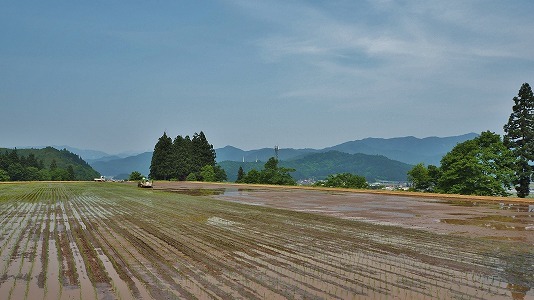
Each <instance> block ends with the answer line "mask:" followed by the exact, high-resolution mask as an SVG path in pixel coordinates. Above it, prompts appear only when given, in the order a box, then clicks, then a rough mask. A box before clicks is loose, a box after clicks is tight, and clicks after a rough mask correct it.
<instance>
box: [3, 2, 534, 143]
mask: <svg viewBox="0 0 534 300" xmlns="http://www.w3.org/2000/svg"><path fill="white" fill-rule="evenodd" d="M533 12H534V1H530V0H525V1H490V0H484V1H467V0H459V1H451V0H448V1H388V0H372V1H354V0H347V1H342V0H340V1H336V0H326V1H289V0H283V1H252V0H228V1H224V0H221V1H217V0H214V1H177V0H172V1H136V0H132V1H120V0H115V1H99V0H95V1H1V0H0V41H1V45H0V105H1V106H0V120H1V124H2V125H3V126H2V127H3V129H2V130H1V131H0V146H4V147H13V146H28V145H70V146H73V147H78V148H83V149H97V150H103V151H107V152H108V153H116V152H121V151H126V150H137V151H143V150H152V149H153V147H154V144H155V143H156V141H157V139H158V138H159V137H160V136H161V135H162V134H163V131H167V133H168V134H169V135H170V136H172V137H175V136H176V135H178V134H180V135H193V133H195V132H199V131H201V130H202V131H204V133H205V134H206V136H207V138H208V140H209V141H210V142H211V143H212V144H214V146H215V147H216V148H219V147H224V146H225V145H233V146H236V147H240V148H242V149H253V148H260V147H272V146H274V145H280V147H281V148H289V147H293V148H304V147H310V148H323V147H326V146H332V145H335V144H339V143H341V142H345V141H348V140H355V139H361V138H365V137H385V138H387V137H396V136H408V135H413V136H417V137H427V136H449V135H458V134H464V133H468V132H477V133H480V132H481V131H484V130H491V131H495V132H497V133H499V134H502V126H503V125H504V123H506V122H507V120H508V116H509V115H510V112H511V109H512V105H513V101H512V98H513V97H514V96H516V95H517V92H518V90H519V88H520V86H521V84H522V83H524V82H529V83H530V84H531V85H534V38H533V37H534V18H532V13H533Z"/></svg>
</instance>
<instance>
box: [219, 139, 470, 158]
mask: <svg viewBox="0 0 534 300" xmlns="http://www.w3.org/2000/svg"><path fill="white" fill-rule="evenodd" d="M477 136H478V134H475V133H468V134H464V135H459V136H449V137H426V138H416V137H413V136H407V137H398V138H389V139H384V138H366V139H363V140H355V141H350V142H345V143H342V144H339V145H336V146H332V147H328V148H324V149H286V148H284V149H280V151H279V153H278V157H279V159H280V160H281V161H286V160H290V159H295V158H301V157H304V156H305V155H309V154H312V153H321V152H328V151H331V150H334V151H339V152H344V153H348V154H355V153H363V154H369V155H383V156H386V157H387V158H390V159H393V160H398V161H401V162H404V163H407V164H413V165H415V164H418V163H425V164H426V165H429V164H432V165H436V166H438V165H439V164H440V160H441V158H442V157H443V155H445V153H447V152H449V151H451V149H452V148H453V147H454V146H456V145H457V144H458V143H461V142H464V141H467V140H471V139H473V138H475V137H477ZM216 151H217V161H218V162H221V161H225V160H232V161H243V160H244V161H256V160H261V161H267V160H268V159H269V157H271V156H273V155H274V151H273V148H263V149H257V150H249V151H245V150H241V149H238V148H235V147H232V146H226V147H224V148H219V149H216Z"/></svg>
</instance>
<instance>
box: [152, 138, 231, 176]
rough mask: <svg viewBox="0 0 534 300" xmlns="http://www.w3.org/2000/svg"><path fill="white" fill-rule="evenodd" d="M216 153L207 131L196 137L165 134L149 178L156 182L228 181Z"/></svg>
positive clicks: (158, 145)
mask: <svg viewBox="0 0 534 300" xmlns="http://www.w3.org/2000/svg"><path fill="white" fill-rule="evenodd" d="M215 157H216V154H215V150H214V149H213V145H211V144H210V143H209V142H208V140H207V138H206V136H205V134H204V132H202V131H201V132H200V133H195V134H194V135H193V138H190V137H189V136H188V135H187V136H185V137H182V136H181V135H178V136H177V137H176V138H174V140H173V139H171V138H170V137H169V136H167V133H166V132H164V133H163V135H162V136H161V137H160V138H159V139H158V142H157V143H156V145H155V146H154V152H153V154H152V160H151V163H150V174H149V177H150V178H151V179H155V180H181V181H183V180H189V181H195V180H198V181H225V180H226V172H225V171H224V169H222V168H221V167H220V166H218V165H217V164H216V163H215Z"/></svg>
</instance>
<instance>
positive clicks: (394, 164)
mask: <svg viewBox="0 0 534 300" xmlns="http://www.w3.org/2000/svg"><path fill="white" fill-rule="evenodd" d="M264 164H265V162H245V163H243V162H235V161H223V162H219V165H220V166H221V167H223V168H224V170H225V171H226V174H227V175H228V180H229V181H235V180H236V178H237V171H238V170H239V167H240V166H242V167H243V170H244V171H245V172H249V171H250V170H252V169H256V170H261V169H263V165H264ZM280 166H281V167H287V168H293V169H296V171H295V172H293V173H291V176H292V177H293V178H294V179H296V180H300V179H308V178H315V179H324V178H326V177H327V176H328V175H331V174H337V173H345V172H348V173H352V174H358V175H360V176H364V177H365V178H366V179H367V180H368V181H369V182H374V181H377V180H386V181H405V180H406V173H407V172H408V171H409V170H410V169H411V168H412V167H413V166H412V165H409V164H405V163H402V162H400V161H395V160H391V159H389V158H387V157H385V156H382V155H367V154H361V153H357V154H348V153H342V152H339V151H328V152H325V153H314V154H308V155H306V156H304V157H302V158H298V159H293V160H287V161H280Z"/></svg>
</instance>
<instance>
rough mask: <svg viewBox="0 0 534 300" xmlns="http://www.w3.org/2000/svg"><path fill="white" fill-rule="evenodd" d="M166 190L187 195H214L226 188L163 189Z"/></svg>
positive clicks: (222, 192)
mask: <svg viewBox="0 0 534 300" xmlns="http://www.w3.org/2000/svg"><path fill="white" fill-rule="evenodd" d="M165 190H166V191H169V192H173V193H178V194H183V195H189V196H216V195H221V194H224V193H225V191H226V189H165Z"/></svg>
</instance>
